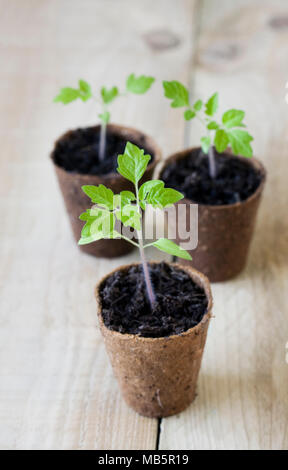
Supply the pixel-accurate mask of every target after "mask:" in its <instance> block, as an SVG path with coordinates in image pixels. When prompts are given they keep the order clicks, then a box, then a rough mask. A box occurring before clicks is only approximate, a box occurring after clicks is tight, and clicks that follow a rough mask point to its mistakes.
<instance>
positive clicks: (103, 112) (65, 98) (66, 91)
mask: <svg viewBox="0 0 288 470" xmlns="http://www.w3.org/2000/svg"><path fill="white" fill-rule="evenodd" d="M154 81H155V79H154V78H153V77H149V76H146V75H140V76H139V77H136V76H135V74H134V73H131V74H130V75H129V76H128V77H127V80H126V89H125V90H124V91H123V92H122V91H120V90H119V88H118V87H117V86H113V87H111V88H107V87H105V86H103V87H102V88H101V89H100V92H98V95H97V94H96V95H95V94H94V93H92V87H91V85H90V84H89V83H87V82H86V81H85V80H82V79H80V80H79V81H78V87H77V88H71V87H65V88H61V90H60V92H59V94H58V95H57V96H56V97H55V99H54V101H55V102H61V103H63V104H69V103H71V102H72V101H75V100H77V99H80V100H82V101H83V102H86V101H88V100H90V99H94V100H95V101H96V103H97V104H98V106H99V107H100V112H99V113H98V117H99V119H100V122H101V131H100V148H99V159H100V161H103V160H104V158H105V150H106V128H107V124H108V123H109V121H110V117H111V112H110V105H111V103H112V102H113V101H115V99H116V98H119V97H120V96H125V95H127V94H129V93H134V94H137V95H143V94H144V93H146V92H147V91H148V90H149V88H150V87H151V85H152V84H153V82H154Z"/></svg>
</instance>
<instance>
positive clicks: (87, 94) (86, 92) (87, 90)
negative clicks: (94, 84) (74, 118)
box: [78, 79, 92, 101]
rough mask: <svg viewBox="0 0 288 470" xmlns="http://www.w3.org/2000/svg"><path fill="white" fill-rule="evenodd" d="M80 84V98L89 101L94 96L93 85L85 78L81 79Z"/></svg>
mask: <svg viewBox="0 0 288 470" xmlns="http://www.w3.org/2000/svg"><path fill="white" fill-rule="evenodd" d="M78 85H79V98H81V100H82V101H87V100H89V98H91V97H92V92H91V86H90V85H89V83H87V82H85V80H82V79H80V80H79V82H78Z"/></svg>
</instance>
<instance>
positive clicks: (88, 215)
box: [79, 209, 96, 222]
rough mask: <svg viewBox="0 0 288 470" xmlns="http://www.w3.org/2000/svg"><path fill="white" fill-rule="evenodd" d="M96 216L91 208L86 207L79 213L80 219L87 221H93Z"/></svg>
mask: <svg viewBox="0 0 288 470" xmlns="http://www.w3.org/2000/svg"><path fill="white" fill-rule="evenodd" d="M95 218H96V214H95V215H94V214H93V211H92V209H87V210H86V212H83V213H82V214H81V215H79V219H80V220H85V221H86V222H87V221H91V222H92V221H93V220H95Z"/></svg>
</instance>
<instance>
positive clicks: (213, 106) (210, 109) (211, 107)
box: [205, 93, 218, 116]
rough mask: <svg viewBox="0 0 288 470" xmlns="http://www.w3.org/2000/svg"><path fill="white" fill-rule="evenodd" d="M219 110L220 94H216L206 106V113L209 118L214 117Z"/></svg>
mask: <svg viewBox="0 0 288 470" xmlns="http://www.w3.org/2000/svg"><path fill="white" fill-rule="evenodd" d="M217 109H218V93H214V95H212V96H211V98H209V100H208V101H207V103H206V104H205V113H206V114H207V115H208V116H213V115H214V114H215V113H216V111H217Z"/></svg>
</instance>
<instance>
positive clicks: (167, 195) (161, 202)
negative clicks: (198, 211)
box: [147, 188, 184, 209]
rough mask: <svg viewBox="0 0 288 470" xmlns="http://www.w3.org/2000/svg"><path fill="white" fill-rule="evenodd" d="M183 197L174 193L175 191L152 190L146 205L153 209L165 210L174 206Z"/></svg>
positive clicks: (167, 189)
mask: <svg viewBox="0 0 288 470" xmlns="http://www.w3.org/2000/svg"><path fill="white" fill-rule="evenodd" d="M183 197H184V196H183V194H181V193H179V191H176V189H171V188H159V189H158V190H155V189H154V190H153V191H151V192H150V193H149V194H148V197H147V203H148V204H150V205H151V206H152V207H154V209H157V208H160V209H165V208H166V207H169V206H171V205H172V204H176V202H178V201H180V200H181V199H183Z"/></svg>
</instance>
